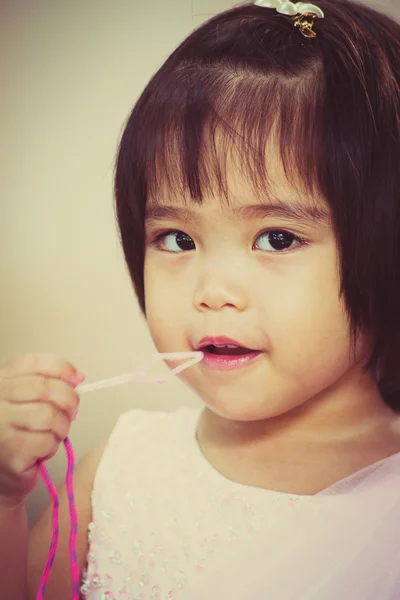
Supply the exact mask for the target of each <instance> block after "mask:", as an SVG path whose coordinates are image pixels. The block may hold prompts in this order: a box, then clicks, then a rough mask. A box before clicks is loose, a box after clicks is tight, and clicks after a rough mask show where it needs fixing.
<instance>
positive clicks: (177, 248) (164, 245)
mask: <svg viewBox="0 0 400 600" xmlns="http://www.w3.org/2000/svg"><path fill="white" fill-rule="evenodd" d="M156 243H157V245H158V246H159V247H160V249H161V250H165V251H166V252H176V253H178V252H188V251H189V250H195V249H196V246H195V243H194V241H193V240H192V238H191V237H190V235H187V233H185V232H184V231H167V232H164V233H162V234H160V235H159V236H158V237H157V240H156Z"/></svg>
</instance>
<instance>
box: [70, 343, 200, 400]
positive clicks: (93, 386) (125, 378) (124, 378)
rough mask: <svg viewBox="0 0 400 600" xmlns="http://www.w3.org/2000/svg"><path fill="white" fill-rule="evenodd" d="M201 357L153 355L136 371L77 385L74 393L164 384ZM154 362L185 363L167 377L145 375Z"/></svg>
mask: <svg viewBox="0 0 400 600" xmlns="http://www.w3.org/2000/svg"><path fill="white" fill-rule="evenodd" d="M203 356H204V354H203V352H160V353H158V354H154V355H153V356H152V358H151V360H150V361H149V362H148V363H146V364H145V365H144V366H143V367H141V368H140V369H138V370H135V371H131V372H130V373H124V374H123V375H116V376H114V377H109V378H107V379H101V380H100V381H94V382H93V383H84V384H83V385H79V386H78V387H77V388H76V391H77V392H78V394H85V393H86V392H93V391H94V390H101V389H103V388H108V387H115V386H117V385H121V384H123V383H128V382H129V381H141V382H146V383H164V382H165V381H167V379H169V378H170V377H173V376H174V375H177V374H178V373H181V372H182V371H184V370H185V369H188V368H189V367H191V366H193V365H195V364H196V363H198V362H200V361H201V360H202V358H203ZM185 359H186V360H185ZM155 360H167V361H168V360H185V362H184V363H183V364H181V365H179V366H177V367H175V368H174V369H171V371H170V372H169V373H168V374H167V375H163V376H162V377H155V376H148V375H146V371H147V370H148V369H149V367H150V366H151V365H152V363H153V362H154V361H155Z"/></svg>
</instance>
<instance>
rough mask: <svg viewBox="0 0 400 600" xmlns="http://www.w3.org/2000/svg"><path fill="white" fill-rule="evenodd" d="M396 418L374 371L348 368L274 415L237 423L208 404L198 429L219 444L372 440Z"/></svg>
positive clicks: (318, 442)
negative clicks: (340, 377)
mask: <svg viewBox="0 0 400 600" xmlns="http://www.w3.org/2000/svg"><path fill="white" fill-rule="evenodd" d="M398 422H399V416H398V415H397V414H396V413H395V412H394V411H393V410H392V409H390V408H389V407H388V406H387V405H386V404H385V402H384V400H383V398H382V396H381V395H380V393H379V389H378V386H377V384H376V383H375V381H374V380H373V379H372V377H371V376H370V375H368V374H364V373H362V374H360V373H358V374H357V375H354V373H353V374H351V373H348V374H346V376H345V378H344V379H343V380H342V381H340V382H339V383H338V384H336V385H335V386H334V387H332V388H329V389H326V390H324V391H323V392H322V393H321V394H319V395H318V396H315V397H313V398H311V399H309V400H308V401H307V402H305V403H303V404H302V405H301V406H298V407H296V408H295V409H293V410H291V411H289V412H287V413H285V414H282V415H279V416H275V417H272V418H268V419H262V420H258V421H250V422H247V421H246V422H237V421H231V420H229V419H226V418H223V417H220V416H219V415H217V414H215V413H213V412H212V411H211V410H210V409H206V410H205V411H204V414H203V417H202V420H201V422H200V430H199V434H201V435H203V436H204V437H205V438H207V439H208V440H209V441H210V442H211V443H212V441H213V440H214V441H215V442H216V443H218V444H219V445H221V444H222V445H226V446H230V445H232V446H243V447H245V446H254V445H258V444H262V445H264V444H265V443H273V445H274V446H275V447H276V445H281V446H282V447H285V445H287V446H290V447H291V448H293V445H296V446H299V447H300V446H301V445H303V444H306V445H310V444H312V445H315V446H318V445H319V444H322V445H324V446H325V445H326V444H329V443H330V444H334V443H340V442H347V441H348V442H351V441H352V440H359V441H361V440H367V439H369V438H371V439H372V438H375V437H376V436H377V435H385V433H384V432H385V431H386V432H387V431H389V429H390V428H392V427H393V424H394V423H398ZM396 435H399V433H398V431H397V433H396Z"/></svg>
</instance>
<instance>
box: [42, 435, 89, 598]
mask: <svg viewBox="0 0 400 600" xmlns="http://www.w3.org/2000/svg"><path fill="white" fill-rule="evenodd" d="M64 446H65V450H66V453H67V461H68V466H67V477H66V484H67V496H68V506H69V515H70V523H71V528H70V536H69V556H70V563H71V580H72V600H79V566H78V559H77V556H76V537H77V533H78V517H77V512H76V506H75V498H74V486H73V476H74V468H75V456H74V451H73V449H72V446H71V442H70V441H69V439H68V438H65V440H64ZM39 469H40V473H41V475H42V478H43V481H44V482H45V484H46V486H47V489H48V491H49V494H50V496H51V498H52V501H53V517H52V536H51V543H50V549H49V553H48V556H47V561H46V565H45V568H44V570H43V574H42V579H41V580H40V585H39V589H38V593H37V595H36V600H43V599H44V592H45V589H46V585H47V582H48V580H49V577H50V572H51V568H52V566H53V562H54V557H55V555H56V550H57V545H58V537H59V529H58V518H59V499H58V494H57V490H56V488H55V486H54V484H53V482H52V480H51V477H50V475H49V473H48V471H47V469H46V467H45V465H44V463H43V461H40V463H39Z"/></svg>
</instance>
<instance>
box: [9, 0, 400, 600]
mask: <svg viewBox="0 0 400 600" xmlns="http://www.w3.org/2000/svg"><path fill="white" fill-rule="evenodd" d="M399 65H400V26H399V25H397V24H396V23H395V22H394V21H392V20H391V19H389V18H388V17H386V16H384V15H382V14H379V13H378V12H375V11H374V10H372V9H370V8H367V7H365V6H362V5H359V4H356V3H353V2H351V1H350V0H335V1H334V0H331V1H329V0H320V2H319V3H318V5H317V6H315V5H311V4H309V3H297V4H296V5H294V4H292V3H291V2H288V1H280V0H260V2H259V4H244V5H242V6H239V7H237V8H234V9H232V10H230V11H227V12H225V13H222V14H220V15H218V16H216V17H215V18H213V19H211V20H210V21H208V22H207V23H205V24H204V25H203V26H201V27H200V28H199V29H198V30H196V31H194V32H193V33H192V34H191V35H190V36H189V37H188V38H187V39H186V40H185V41H184V42H183V43H182V44H181V45H180V46H179V47H178V49H177V50H176V51H175V52H174V53H173V54H172V55H171V56H170V57H169V59H168V60H167V61H166V63H165V64H164V65H163V66H162V67H161V69H160V70H159V71H158V72H157V73H156V75H155V76H154V77H153V79H152V80H151V81H150V83H149V84H148V86H147V87H146V89H145V91H144V92H143V94H142V96H141V97H140V99H139V101H138V102H137V104H136V106H135V107H134V109H133V112H132V114H131V116H130V118H129V120H128V123H127V125H126V128H125V131H124V134H123V137H122V140H121V144H120V149H119V155H118V160H117V167H116V177H115V192H116V206H117V215H118V221H119V226H120V231H121V238H122V244H123V248H124V252H125V256H126V260H127V263H128V266H129V269H130V273H131V277H132V280H133V283H134V286H135V290H136V293H137V297H138V300H139V302H140V305H141V307H142V310H143V313H144V314H145V316H146V319H147V322H148V325H149V329H150V333H151V335H152V337H153V339H154V342H155V344H156V346H157V349H158V350H159V351H160V352H175V351H179V352H181V351H192V350H199V349H201V350H203V352H204V359H203V360H202V361H201V362H200V363H199V364H198V365H196V366H194V367H193V368H191V369H189V370H188V371H185V372H184V373H183V374H182V376H181V377H182V379H183V380H184V381H185V382H186V383H187V384H188V385H189V386H191V387H192V388H193V389H194V390H195V391H196V392H197V393H198V394H199V396H200V397H201V398H202V400H203V401H204V410H203V411H201V413H199V412H198V411H190V410H180V411H178V412H177V413H174V414H167V413H165V414H164V413H146V412H142V411H132V412H129V413H128V414H126V415H124V416H123V417H121V418H120V420H119V422H118V423H117V425H116V427H115V429H114V431H113V433H112V435H111V437H110V439H109V440H108V442H107V443H104V444H102V445H101V447H99V448H96V449H95V450H94V451H93V452H92V453H91V454H89V456H88V457H86V458H85V459H84V460H83V461H82V462H81V464H80V466H79V468H78V470H77V473H76V479H75V487H76V496H77V497H76V500H77V504H78V518H79V524H80V528H79V533H78V560H79V564H80V567H81V569H82V573H83V580H82V589H81V592H82V596H83V597H86V598H87V599H88V600H100V599H112V598H115V599H116V598H124V599H127V598H129V599H141V600H142V599H143V600H144V599H150V598H151V599H153V600H155V599H162V600H166V599H167V598H182V599H185V598H186V599H188V600H194V599H200V598H214V599H217V598H235V599H239V598H240V599H242V600H244V599H246V600H248V599H255V598H260V597H263V598H271V600H293V599H294V598H296V600H299V599H301V600H310V599H318V600H333V599H337V598H339V597H341V598H346V599H350V598H351V599H352V600H366V599H368V600H369V599H371V600H372V599H374V600H376V598H379V599H380V600H394V599H395V598H398V597H399V596H400V541H399V540H400V485H399V484H400V417H399V414H398V412H399V409H400V376H399V369H398V361H399V359H400V316H399V314H400V313H399V306H400V285H399V273H400V236H399V231H400V198H399V183H400V180H399V170H398V164H399V158H400V120H399V118H400V87H399V86H400V67H399ZM81 381H82V377H81V376H80V375H79V374H78V373H77V372H76V370H75V368H74V367H72V366H71V365H69V364H67V363H66V362H65V361H63V360H59V359H57V358H54V357H43V356H36V357H29V356H28V357H22V358H20V359H17V360H16V361H14V362H11V363H9V364H8V365H6V366H5V367H4V368H3V369H2V373H1V386H0V389H1V402H0V411H1V412H0V415H1V418H0V423H1V428H0V456H1V470H0V500H1V502H0V528H1V539H2V544H1V546H2V547H4V548H6V549H7V552H6V553H5V552H3V556H2V557H1V558H2V560H1V567H0V568H1V570H2V573H1V578H0V580H1V581H2V587H3V590H2V598H4V599H5V600H8V599H10V600H11V599H12V600H21V599H24V600H25V553H26V548H27V544H28V543H27V532H26V522H25V512H24V504H23V498H24V497H25V495H26V494H27V493H28V492H29V490H30V489H32V487H33V486H34V485H35V482H36V478H37V466H36V465H35V463H36V461H37V459H38V458H41V459H43V458H48V457H49V456H52V455H53V454H54V453H55V452H56V450H57V448H58V445H59V443H60V441H61V440H62V439H63V438H64V437H65V436H66V435H67V433H68V430H69V427H70V423H71V419H72V418H73V415H74V413H75V411H76V408H77V406H78V401H79V399H78V394H77V393H76V392H75V391H74V387H75V386H76V385H78V384H79V383H80V382H81ZM66 507H67V501H66V494H65V491H61V505H60V510H61V514H62V522H61V529H60V534H61V543H60V547H59V551H58V554H57V558H56V561H55V566H54V569H53V573H52V578H51V581H50V583H49V586H48V589H47V596H46V597H47V598H49V599H51V600H55V599H57V600H63V599H67V598H69V597H70V593H71V589H70V587H69V583H68V579H69V568H68V560H67V538H68V535H67V534H68V527H69V524H68V518H67V508H66ZM50 521H51V515H50V511H49V510H47V511H46V512H45V514H44V515H43V516H42V518H41V519H40V520H39V522H38V523H37V524H36V526H35V528H34V529H33V531H32V532H31V534H30V541H29V560H28V575H27V581H28V588H29V598H34V596H35V591H36V589H37V586H38V582H39V579H40V575H41V570H42V567H43V564H44V561H45V556H46V554H47V550H48V540H49V538H50V526H51V523H50ZM88 531H89V535H87V534H88ZM4 541H5V542H6V543H4Z"/></svg>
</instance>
